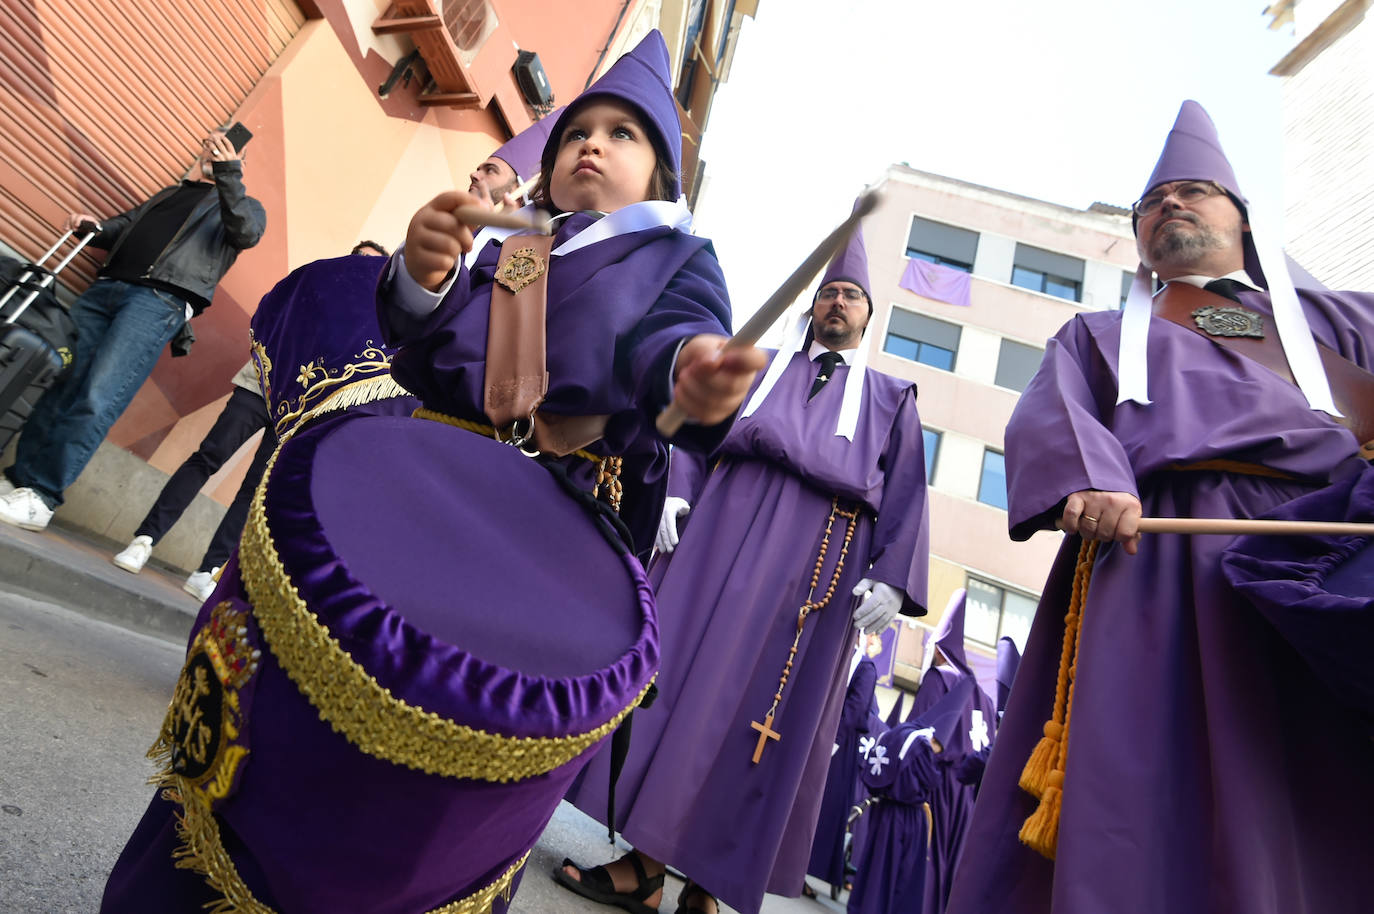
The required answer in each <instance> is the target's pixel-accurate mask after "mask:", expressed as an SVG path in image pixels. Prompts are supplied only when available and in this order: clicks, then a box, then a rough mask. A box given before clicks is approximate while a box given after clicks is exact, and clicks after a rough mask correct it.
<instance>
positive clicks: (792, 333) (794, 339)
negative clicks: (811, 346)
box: [739, 308, 811, 419]
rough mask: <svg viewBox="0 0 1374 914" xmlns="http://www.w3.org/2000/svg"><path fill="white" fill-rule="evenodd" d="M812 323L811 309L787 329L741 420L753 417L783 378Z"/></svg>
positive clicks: (741, 414) (804, 312) (800, 314)
mask: <svg viewBox="0 0 1374 914" xmlns="http://www.w3.org/2000/svg"><path fill="white" fill-rule="evenodd" d="M810 323H811V310H810V309H809V308H808V309H807V310H805V311H802V312H801V313H799V314H798V315H797V316H796V318H794V319H793V321H792V325H791V326H790V327H788V328H787V332H786V333H785V334H784V335H783V338H782V343H781V344H780V345H779V346H778V351H777V352H775V353H773V360H772V361H771V362H769V363H768V370H767V371H766V372H764V374H763V380H762V381H761V382H760V383H759V386H758V387H756V388H754V393H753V395H752V396H751V397H750V398H749V402H748V403H746V404H745V405H744V411H743V412H741V413H740V414H739V417H740V418H741V419H747V418H749V417H750V416H752V415H753V414H754V412H755V411H756V410H758V408H759V407H760V406H762V405H763V401H764V400H765V399H767V398H768V394H769V393H771V392H772V390H773V388H774V387H775V386H777V383H778V378H781V377H782V373H783V372H784V371H786V370H787V363H788V362H790V361H792V356H793V355H795V354H796V353H798V352H800V351H801V348H802V343H803V342H805V340H806V327H807V325H808V324H810Z"/></svg>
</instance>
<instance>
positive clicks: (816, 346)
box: [806, 340, 859, 365]
mask: <svg viewBox="0 0 1374 914" xmlns="http://www.w3.org/2000/svg"><path fill="white" fill-rule="evenodd" d="M833 351H835V350H832V349H829V348H827V347H826V346H825V345H824V344H823V343H818V342H816V341H815V340H812V341H811V348H810V349H808V350H807V351H806V357H807V358H808V359H810V360H811V361H813V362H814V361H816V359H819V358H820V357H821V353H822V352H833ZM858 351H859V349H858V347H857V346H856V347H855V348H853V349H841V350H839V353H840V357H841V358H843V359H844V363H845V364H846V365H853V364H854V354H855V353H856V352H858Z"/></svg>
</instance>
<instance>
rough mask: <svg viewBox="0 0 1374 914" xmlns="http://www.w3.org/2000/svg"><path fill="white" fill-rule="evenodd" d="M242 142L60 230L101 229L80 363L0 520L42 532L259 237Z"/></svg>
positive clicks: (81, 322)
mask: <svg viewBox="0 0 1374 914" xmlns="http://www.w3.org/2000/svg"><path fill="white" fill-rule="evenodd" d="M231 130H233V131H235V132H237V131H242V133H243V134H246V133H247V131H243V130H242V128H241V127H238V126H237V125H236V126H235V128H231ZM244 142H246V138H245V139H242V140H241V141H240V142H239V144H238V146H237V147H236V145H235V144H234V143H233V142H231V141H230V139H229V138H228V137H227V136H226V133H225V131H222V130H215V131H213V132H212V133H211V134H210V135H209V136H207V137H206V138H205V139H204V141H202V143H201V152H200V155H199V156H197V158H196V162H195V165H193V166H192V169H191V172H190V174H189V175H188V176H187V177H186V178H185V179H184V180H182V182H181V183H180V184H178V185H175V186H172V187H167V188H163V189H162V190H160V191H158V192H157V193H156V194H154V195H153V196H152V197H151V198H149V199H148V200H147V201H145V202H144V203H143V204H141V205H140V206H138V207H136V208H134V209H132V210H129V211H128V212H125V213H120V214H119V215H117V216H114V217H112V218H110V219H106V220H105V221H104V222H103V223H101V222H100V221H99V220H97V219H96V217H94V216H92V215H90V214H88V213H73V214H72V215H71V216H69V217H68V218H67V223H66V226H65V227H66V228H67V229H75V228H77V227H78V226H79V225H81V224H82V223H84V222H92V223H96V224H97V225H98V227H99V231H98V234H97V235H96V237H95V239H94V240H93V241H92V242H91V244H92V245H93V246H95V247H98V248H104V249H106V250H108V251H109V255H108V257H107V259H106V261H105V265H104V266H103V267H102V268H101V270H100V275H99V277H98V278H97V279H96V281H95V282H94V283H92V284H91V287H90V288H89V289H87V290H86V291H85V292H84V293H83V294H82V295H81V297H80V298H78V299H77V300H76V303H75V304H74V305H73V306H72V310H71V315H72V320H73V321H74V322H75V324H76V329H77V334H78V336H77V343H76V357H75V362H74V364H73V365H72V368H71V370H70V371H69V372H68V373H67V374H66V375H65V376H64V377H63V378H62V379H61V380H60V381H59V382H58V383H57V384H56V385H54V386H53V387H52V389H50V390H49V391H48V392H47V393H46V394H44V396H43V398H42V399H41V400H39V401H38V404H37V405H36V406H35V407H34V410H33V414H32V415H31V416H30V417H29V420H28V423H27V425H26V426H25V427H24V431H23V434H22V436H21V437H20V439H19V447H18V452H17V454H16V458H15V462H14V465H13V466H11V467H10V468H9V469H8V470H6V471H5V475H4V478H3V479H0V521H4V522H5V523H8V524H13V525H15V526H19V527H23V528H25V529H27V530H42V529H44V528H45V527H47V525H48V521H50V520H51V519H52V513H53V509H55V508H56V507H58V506H59V505H61V504H62V493H63V491H64V490H65V489H66V488H67V487H68V486H69V485H71V484H72V483H73V482H75V481H76V478H77V477H78V476H79V475H81V471H82V470H83V469H85V467H86V464H87V463H88V462H89V461H90V459H91V455H92V454H94V453H95V449H96V447H98V446H99V444H100V442H101V441H102V440H103V439H104V437H105V435H106V433H107V432H108V431H109V430H110V426H112V425H114V422H115V420H116V419H118V418H119V416H120V414H122V413H123V412H124V410H125V409H126V408H127V407H128V405H129V402H130V401H131V400H132V399H133V397H134V394H135V393H137V391H138V388H139V387H140V385H142V383H143V382H144V381H145V380H146V379H147V377H148V375H150V374H151V373H152V370H153V366H154V365H155V364H156V363H157V359H158V355H159V354H160V353H161V351H162V347H164V346H166V345H167V344H168V343H169V342H171V341H172V339H173V338H174V337H175V336H177V334H178V333H179V332H180V331H181V330H182V328H183V327H184V326H185V325H186V322H187V321H188V320H190V318H191V316H192V315H194V314H199V313H200V312H201V311H203V310H204V309H205V308H207V307H209V306H210V299H211V298H212V296H213V295H214V291H215V286H216V285H217V284H218V283H219V281H220V278H221V277H223V276H224V274H225V273H226V272H227V271H228V270H229V267H230V266H231V265H233V263H234V260H235V258H237V257H238V253H239V251H242V250H245V249H247V248H250V247H252V246H253V245H255V244H257V243H258V240H259V239H260V238H261V237H262V233H263V230H264V229H265V227H266V225H267V215H266V212H265V211H264V210H263V207H262V204H261V203H259V202H258V201H257V200H255V199H253V198H252V197H249V196H248V195H247V194H246V192H245V191H244V187H243V159H242V157H241V155H240V149H241V148H242V144H243V143H244Z"/></svg>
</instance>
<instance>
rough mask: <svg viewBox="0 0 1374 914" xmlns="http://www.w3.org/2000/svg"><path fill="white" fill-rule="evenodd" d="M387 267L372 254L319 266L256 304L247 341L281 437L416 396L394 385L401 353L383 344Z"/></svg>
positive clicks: (288, 279)
mask: <svg viewBox="0 0 1374 914" xmlns="http://www.w3.org/2000/svg"><path fill="white" fill-rule="evenodd" d="M386 264H387V258H385V257H375V256H370V255H367V254H350V255H347V256H345V257H334V258H331V259H328V260H316V261H314V262H312V263H307V264H306V265H305V266H303V267H299V268H297V269H295V270H293V271H292V272H291V273H290V275H288V276H287V277H286V278H285V279H283V280H282V281H281V282H279V283H277V284H276V286H274V287H273V288H272V291H270V292H268V293H267V294H266V295H265V296H263V298H262V301H261V302H259V303H258V309H257V311H256V312H254V314H253V318H252V320H251V321H249V325H248V326H249V337H250V340H251V344H252V353H253V361H254V363H255V364H256V365H257V369H258V380H259V382H261V384H262V395H263V398H264V399H266V400H267V410H268V413H269V414H270V416H271V418H272V424H273V427H274V428H275V430H276V433H277V436H278V437H279V438H287V437H290V435H291V433H292V432H293V431H295V429H296V428H297V427H298V426H300V425H301V424H303V423H304V422H306V421H307V420H309V419H311V418H313V417H315V416H319V415H322V414H325V413H330V412H334V411H337V410H340V409H344V408H347V407H358V406H363V405H371V404H375V403H377V402H378V401H382V400H389V399H392V398H409V397H410V392H409V391H407V390H406V389H405V388H403V387H401V386H400V385H399V384H397V383H396V382H395V381H394V380H392V378H391V357H392V355H393V353H394V352H395V350H393V349H389V348H387V347H386V346H383V345H382V331H381V329H380V328H379V327H378V325H377V279H378V277H379V276H380V275H381V272H382V268H383V267H385V266H386ZM411 408H413V406H412V407H411Z"/></svg>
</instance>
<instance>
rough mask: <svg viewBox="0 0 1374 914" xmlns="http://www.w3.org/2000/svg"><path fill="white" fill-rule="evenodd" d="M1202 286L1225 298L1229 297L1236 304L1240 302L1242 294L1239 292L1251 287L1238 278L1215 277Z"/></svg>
mask: <svg viewBox="0 0 1374 914" xmlns="http://www.w3.org/2000/svg"><path fill="white" fill-rule="evenodd" d="M1202 288H1204V289H1206V290H1207V291H1208V292H1213V293H1215V294H1217V295H1220V296H1222V297H1224V298H1229V299H1231V301H1233V302H1235V303H1236V304H1240V295H1239V294H1238V293H1239V292H1241V291H1242V290H1244V289H1249V288H1250V287H1249V286H1247V285H1246V284H1245V283H1243V282H1241V281H1240V280H1237V279H1214V280H1212V281H1211V282H1209V283H1207V285H1205V286H1203V287H1202Z"/></svg>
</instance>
